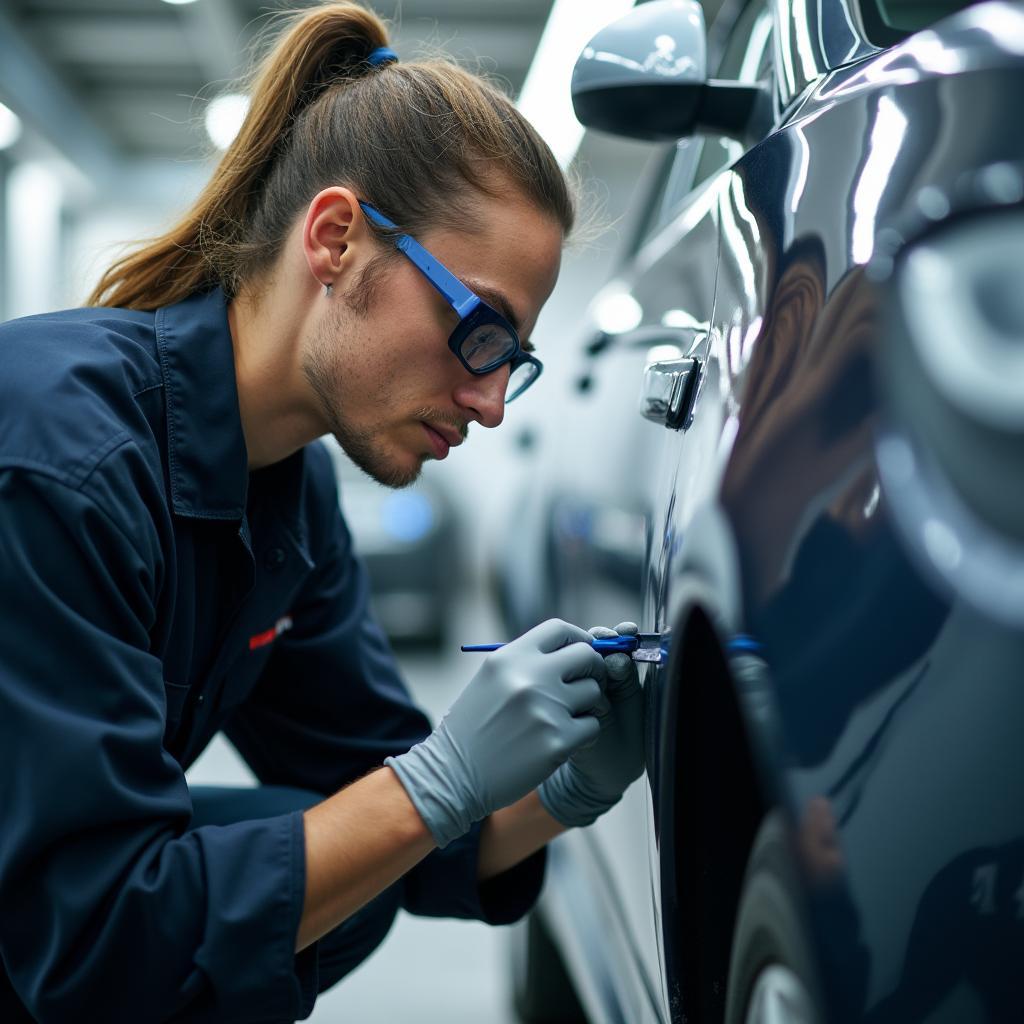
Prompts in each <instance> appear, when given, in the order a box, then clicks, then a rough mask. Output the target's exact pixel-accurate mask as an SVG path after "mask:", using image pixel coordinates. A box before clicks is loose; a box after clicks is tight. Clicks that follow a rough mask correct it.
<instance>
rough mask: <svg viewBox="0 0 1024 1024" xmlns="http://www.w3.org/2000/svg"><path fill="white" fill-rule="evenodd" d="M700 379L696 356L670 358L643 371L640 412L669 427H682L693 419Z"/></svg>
mask: <svg viewBox="0 0 1024 1024" xmlns="http://www.w3.org/2000/svg"><path fill="white" fill-rule="evenodd" d="M699 381H700V360H699V359H692V358H691V359H669V360H668V361H666V362H663V363H651V365H650V366H648V367H647V369H646V370H644V383H643V389H642V390H641V392H640V415H641V416H643V417H644V418H646V419H649V420H653V421H654V422H655V423H661V424H662V425H663V426H666V427H668V428H669V429H670V430H685V429H686V428H687V427H688V426H689V425H690V422H691V420H692V419H693V400H694V398H695V397H696V395H697V384H698V383H699Z"/></svg>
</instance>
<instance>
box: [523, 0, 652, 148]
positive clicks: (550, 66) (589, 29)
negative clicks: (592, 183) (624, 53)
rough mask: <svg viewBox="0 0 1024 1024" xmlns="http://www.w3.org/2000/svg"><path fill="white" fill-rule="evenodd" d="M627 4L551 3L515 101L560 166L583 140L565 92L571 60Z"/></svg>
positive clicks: (592, 0) (604, 0)
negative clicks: (549, 11) (524, 79)
mask: <svg viewBox="0 0 1024 1024" xmlns="http://www.w3.org/2000/svg"><path fill="white" fill-rule="evenodd" d="M632 6H633V0H588V2H587V3H580V2H579V0H555V2H554V4H553V5H552V7H551V13H550V14H549V15H548V20H547V24H546V25H545V26H544V32H543V34H542V35H541V37H540V42H539V43H538V44H537V52H536V53H535V54H534V57H533V63H532V64H531V65H530V70H529V71H528V72H527V73H526V81H525V82H524V83H523V88H522V91H521V92H520V94H519V101H518V103H517V104H516V105H517V106H518V107H519V110H520V111H521V113H522V114H523V116H524V117H525V118H526V119H527V120H528V121H529V122H530V123H531V124H532V125H533V126H534V127H535V128H536V129H537V131H539V132H540V134H541V136H542V137H543V139H544V141H545V142H546V143H547V144H548V145H549V146H550V147H551V150H552V152H553V153H554V154H555V158H556V159H557V160H558V163H559V165H560V166H561V167H562V168H565V167H568V166H569V164H570V162H571V161H572V158H573V157H574V156H575V155H576V150H577V149H578V148H579V144H580V140H581V139H582V138H583V125H581V124H580V123H579V121H577V120H576V115H575V114H574V113H573V110H572V96H571V95H570V93H569V85H570V83H571V81H572V69H573V66H574V65H575V63H576V58H577V57H578V56H579V55H580V53H581V51H582V50H583V47H584V46H586V45H587V43H589V42H590V40H591V37H592V36H594V35H595V34H596V33H597V32H598V31H599V30H600V29H602V28H604V27H605V26H606V25H607V24H609V23H610V22H612V21H614V20H615V19H616V18H617V17H618V16H619V15H620V14H624V13H625V12H626V11H628V10H629V9H630V8H631V7H632Z"/></svg>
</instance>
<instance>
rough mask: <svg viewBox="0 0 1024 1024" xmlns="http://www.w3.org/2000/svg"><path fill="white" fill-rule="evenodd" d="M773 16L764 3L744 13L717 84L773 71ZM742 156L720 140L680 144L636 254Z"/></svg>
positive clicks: (659, 181)
mask: <svg viewBox="0 0 1024 1024" xmlns="http://www.w3.org/2000/svg"><path fill="white" fill-rule="evenodd" d="M770 39H771V16H770V14H769V13H768V10H767V6H766V3H765V2H764V0H754V2H752V3H749V4H747V6H746V7H745V8H744V9H743V11H742V12H741V13H740V16H739V18H737V20H736V24H735V26H734V28H733V29H732V31H731V32H730V34H729V37H728V40H727V42H726V44H725V49H724V50H723V52H722V60H721V62H720V63H719V66H718V71H717V74H716V75H715V77H716V78H724V79H729V80H732V81H742V82H757V81H761V80H762V79H764V78H765V77H767V75H768V74H769V73H770V70H771V46H770V45H769V41H770ZM742 153H743V147H742V145H740V143H738V142H735V141H734V140H731V139H723V138H720V137H718V136H710V137H708V138H706V139H705V138H702V137H695V138H688V139H681V140H680V141H679V142H678V143H677V144H676V145H675V146H674V147H673V148H672V149H671V150H670V151H669V152H668V153H667V154H666V155H665V156H664V157H663V158H662V159H663V163H662V165H661V167H660V169H659V173H658V175H657V176H656V185H655V187H654V189H653V190H652V193H651V200H650V203H649V205H648V209H647V215H646V217H645V219H644V222H643V226H642V228H641V230H640V231H639V233H638V235H637V238H636V244H635V245H634V248H636V247H638V246H640V245H642V244H643V243H644V242H646V241H647V239H649V238H651V237H653V236H654V235H656V234H657V233H658V232H659V231H660V230H661V229H662V228H663V227H664V226H665V225H666V224H668V223H669V222H670V221H671V220H673V218H674V217H675V215H676V214H677V213H678V212H679V209H680V207H681V206H682V205H683V203H684V202H685V200H686V198H687V196H689V194H690V193H691V192H692V191H693V190H694V188H696V186H697V185H699V184H701V182H703V181H705V180H706V179H707V178H709V177H710V176H711V175H712V174H715V173H716V172H717V171H719V170H721V169H722V168H723V167H727V166H728V165H729V164H730V163H732V162H733V161H734V160H736V159H738V158H739V157H740V156H741V155H742Z"/></svg>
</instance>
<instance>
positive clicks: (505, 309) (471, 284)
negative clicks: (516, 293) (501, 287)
mask: <svg viewBox="0 0 1024 1024" xmlns="http://www.w3.org/2000/svg"><path fill="white" fill-rule="evenodd" d="M463 281H464V284H465V285H466V287H467V288H471V289H472V290H473V291H474V292H476V294H477V295H479V296H480V298H481V299H484V300H485V301H486V302H487V303H488V304H489V305H491V306H493V307H494V308H495V309H496V310H497V311H498V312H499V313H500V314H501V315H502V316H503V317H504V318H505V319H506V320H507V321H508V322H509V323H510V324H511V325H512V329H513V330H514V331H515V332H516V334H517V335H518V334H520V332H521V331H522V328H521V327H520V320H519V317H517V316H516V314H515V311H514V310H513V309H512V305H511V303H510V302H509V301H508V298H507V297H506V296H505V295H504V294H503V293H502V292H499V291H496V290H495V289H494V288H490V287H488V286H487V285H485V284H481V283H480V282H479V281H474V280H471V279H470V278H464V279H463ZM519 344H520V345H521V346H522V348H523V351H524V352H533V351H534V347H533V342H531V341H530V340H529V339H526V338H522V337H520V339H519Z"/></svg>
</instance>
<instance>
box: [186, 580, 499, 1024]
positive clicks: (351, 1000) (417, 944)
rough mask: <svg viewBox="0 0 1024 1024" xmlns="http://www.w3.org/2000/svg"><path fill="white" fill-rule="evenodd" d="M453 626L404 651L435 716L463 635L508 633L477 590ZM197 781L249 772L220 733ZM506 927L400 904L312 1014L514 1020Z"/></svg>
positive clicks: (455, 1022) (467, 670)
mask: <svg viewBox="0 0 1024 1024" xmlns="http://www.w3.org/2000/svg"><path fill="white" fill-rule="evenodd" d="M453 621H455V622H457V623H459V624H460V625H459V629H458V633H457V635H455V636H453V637H452V638H451V641H450V643H449V645H448V647H447V649H446V650H445V651H444V652H443V653H442V654H439V655H436V656H431V655H425V654H421V653H408V654H406V653H401V652H400V653H399V661H400V662H401V665H402V669H403V672H404V674H405V678H406V681H407V682H408V684H409V687H410V689H411V690H412V692H413V694H414V695H415V697H416V699H417V700H418V701H419V702H420V704H421V705H422V706H423V707H424V708H425V709H426V710H427V712H428V713H429V714H430V716H431V719H432V720H433V721H435V722H436V721H437V720H438V719H439V718H440V716H441V715H442V714H443V713H444V711H445V710H446V709H447V707H448V706H449V704H450V703H451V702H452V700H454V698H455V697H456V696H457V695H458V693H459V691H460V690H461V689H462V687H463V686H464V685H465V684H466V683H467V682H468V681H469V679H470V677H471V676H472V674H473V672H474V671H475V668H476V666H478V665H479V663H480V662H479V660H473V659H479V657H480V656H479V655H469V654H461V653H460V652H459V649H458V645H459V643H461V642H474V641H479V642H487V641H490V640H503V639H507V638H506V637H504V636H503V635H500V633H501V630H500V627H499V626H498V625H497V622H496V620H495V618H494V616H493V613H492V612H491V611H490V609H489V606H488V604H487V602H486V601H485V600H483V599H482V597H481V595H478V594H468V595H466V596H465V597H464V598H463V600H462V601H461V602H460V606H459V608H458V609H456V613H455V615H454V616H453ZM188 778H189V779H190V781H192V782H194V783H207V784H221V785H245V784H252V783H253V782H254V780H253V778H252V775H251V774H250V773H249V771H248V769H247V768H246V766H245V765H244V764H243V763H242V761H241V760H240V758H239V757H238V755H237V754H236V753H235V751H234V750H233V749H232V747H231V746H230V745H229V744H228V743H227V742H226V741H224V740H223V739H221V738H220V737H218V738H217V739H216V740H214V742H213V743H212V744H211V745H210V747H209V748H207V750H206V751H205V753H204V754H203V756H202V757H201V758H200V759H199V760H198V761H197V762H196V764H195V765H193V766H192V768H191V770H190V771H189V773H188ZM507 941H508V935H507V929H504V928H489V927H488V926H487V925H484V924H479V923H476V922H469V921H446V920H438V919H434V918H416V917H412V916H411V915H408V914H405V913H403V914H401V915H400V916H399V918H398V920H397V922H396V923H395V926H394V928H393V929H392V931H391V933H390V935H389V936H388V938H387V939H386V940H385V942H384V944H383V946H381V948H380V949H378V950H377V952H376V953H375V954H374V955H373V956H372V957H370V959H369V960H368V961H366V962H365V963H364V964H363V965H362V966H361V967H360V968H359V969H358V970H356V971H355V972H354V973H353V974H351V975H350V976H349V977H348V978H346V979H345V980H344V981H342V982H341V983H340V984H338V985H336V986H335V988H334V989H333V990H331V991H329V992H327V993H325V994H324V995H323V996H321V997H320V999H319V1000H318V1001H317V1004H316V1008H315V1009H314V1011H313V1015H312V1017H310V1018H309V1020H310V1021H312V1022H313V1024H337V1022H341V1021H344V1022H348V1024H405V1022H407V1021H408V1022H415V1024H441V1022H442V1021H443V1022H444V1024H515V1017H514V1016H513V1014H512V1012H511V1010H510V1009H509V1003H508V988H507V976H508V971H507V964H506V948H505V947H506V943H507Z"/></svg>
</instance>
